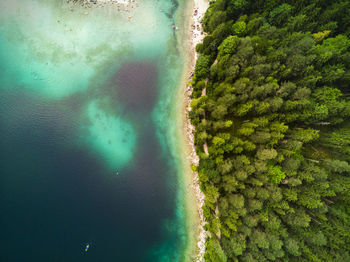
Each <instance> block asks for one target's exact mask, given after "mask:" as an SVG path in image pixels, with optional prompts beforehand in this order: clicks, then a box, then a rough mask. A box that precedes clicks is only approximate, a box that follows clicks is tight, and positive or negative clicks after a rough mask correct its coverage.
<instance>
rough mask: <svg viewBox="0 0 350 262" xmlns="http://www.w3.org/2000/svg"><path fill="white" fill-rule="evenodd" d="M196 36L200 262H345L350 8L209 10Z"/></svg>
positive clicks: (320, 0)
mask: <svg viewBox="0 0 350 262" xmlns="http://www.w3.org/2000/svg"><path fill="white" fill-rule="evenodd" d="M203 27H204V29H205V31H206V32H207V36H206V37H205V38H204V41H203V43H201V44H199V45H197V47H196V49H197V51H198V52H199V53H200V57H199V59H198V61H197V64H196V69H195V75H194V78H193V83H192V84H193V88H194V91H193V93H192V98H193V101H192V103H191V106H192V109H193V110H192V111H191V113H190V118H191V121H192V123H193V125H194V126H195V127H196V131H195V144H196V150H197V153H198V155H199V157H200V162H199V166H198V168H197V170H198V175H199V178H200V181H201V189H202V190H203V192H204V194H205V196H206V202H205V206H204V207H203V212H204V216H205V218H206V221H207V224H206V226H205V230H207V231H208V238H207V242H206V253H205V259H206V261H213V262H219V261H243V262H244V261H339V262H340V261H350V165H349V161H350V124H349V117H350V101H349V99H348V98H349V91H350V87H349V83H350V1H349V0H312V1H303V0H298V1H294V0H293V1H292V0H268V1H267V0H254V1H253V0H217V1H216V2H213V3H211V5H210V7H209V9H208V11H207V12H206V14H205V17H204V19H203ZM204 88H205V89H206V92H205V95H202V94H204V93H203V92H202V90H203V89H204ZM204 145H206V146H207V147H208V152H205V147H204Z"/></svg>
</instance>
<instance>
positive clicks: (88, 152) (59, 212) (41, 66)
mask: <svg viewBox="0 0 350 262" xmlns="http://www.w3.org/2000/svg"><path fill="white" fill-rule="evenodd" d="M179 6H180V7H179ZM179 8H181V3H180V5H179V3H177V2H172V1H170V0H167V1H153V0H152V1H147V0H146V1H143V2H139V6H138V7H136V6H135V7H134V8H132V9H131V11H130V12H128V13H125V12H120V11H118V10H117V8H116V6H113V5H106V6H105V7H93V8H90V9H85V8H83V7H81V6H79V5H73V4H69V3H67V2H66V1H52V2H50V1H40V0H36V1H34V0H21V1H19V0H15V1H13V0H11V1H10V0H3V1H1V2H0V79H1V81H0V206H1V215H0V261H21V262H24V261H36V262H37V261H182V260H183V256H184V250H185V248H186V245H187V240H188V235H187V234H188V233H187V232H186V221H185V220H186V216H185V212H184V203H183V201H184V200H183V197H182V195H181V194H182V191H181V185H180V183H179V177H181V167H180V166H181V165H182V164H183V163H181V161H180V159H179V157H178V156H177V150H178V149H177V146H178V142H179V141H176V137H177V136H176V135H175V133H176V130H177V127H176V126H175V123H176V121H175V120H174V118H176V117H177V114H176V112H174V110H175V109H174V108H175V106H174V105H175V104H176V93H177V90H178V89H177V88H178V86H179V79H180V76H181V72H182V70H183V61H182V58H181V55H180V52H179V50H178V47H177V44H176V43H177V41H176V34H175V32H174V30H173V29H172V24H173V23H175V21H176V20H175V15H176V12H180V11H181V10H179ZM127 16H132V19H131V20H130V19H128V18H127ZM87 244H90V248H89V250H88V251H87V252H85V251H84V249H85V246H86V245H87Z"/></svg>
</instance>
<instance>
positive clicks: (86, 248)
mask: <svg viewBox="0 0 350 262" xmlns="http://www.w3.org/2000/svg"><path fill="white" fill-rule="evenodd" d="M89 247H90V244H87V245H86V247H85V252H88V250H89Z"/></svg>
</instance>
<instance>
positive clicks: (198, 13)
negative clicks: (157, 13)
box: [185, 0, 209, 262]
mask: <svg viewBox="0 0 350 262" xmlns="http://www.w3.org/2000/svg"><path fill="white" fill-rule="evenodd" d="M208 7H209V2H208V1H207V0H194V9H193V13H192V16H193V19H192V25H191V35H192V38H191V54H192V58H191V69H190V76H189V79H188V82H190V81H191V80H192V77H193V74H194V68H195V64H196V61H197V58H198V56H199V54H198V53H197V52H196V49H195V48H196V45H197V44H198V43H201V42H202V40H203V38H204V36H205V35H204V32H203V29H202V25H201V21H202V19H203V16H204V14H205V11H206V10H207V8H208ZM192 91H193V88H192V86H191V85H188V86H187V87H186V90H185V97H186V104H185V105H186V123H185V132H186V134H187V137H188V143H189V148H190V154H189V156H188V158H189V160H190V162H191V164H192V165H194V166H198V164H199V157H198V155H197V153H196V148H195V145H194V131H195V128H194V126H193V125H192V124H191V121H190V119H189V112H190V111H191V94H192ZM191 188H192V190H193V192H194V194H195V196H196V202H197V210H198V216H199V220H200V223H199V226H200V228H199V236H198V242H197V248H198V252H197V255H196V258H195V261H196V262H202V261H204V253H205V240H206V231H205V230H204V229H203V226H204V225H205V223H206V222H205V220H204V215H203V210H202V207H203V205H204V200H205V196H204V194H203V192H202V191H201V189H200V181H199V178H198V173H197V171H193V176H192V183H191Z"/></svg>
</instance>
